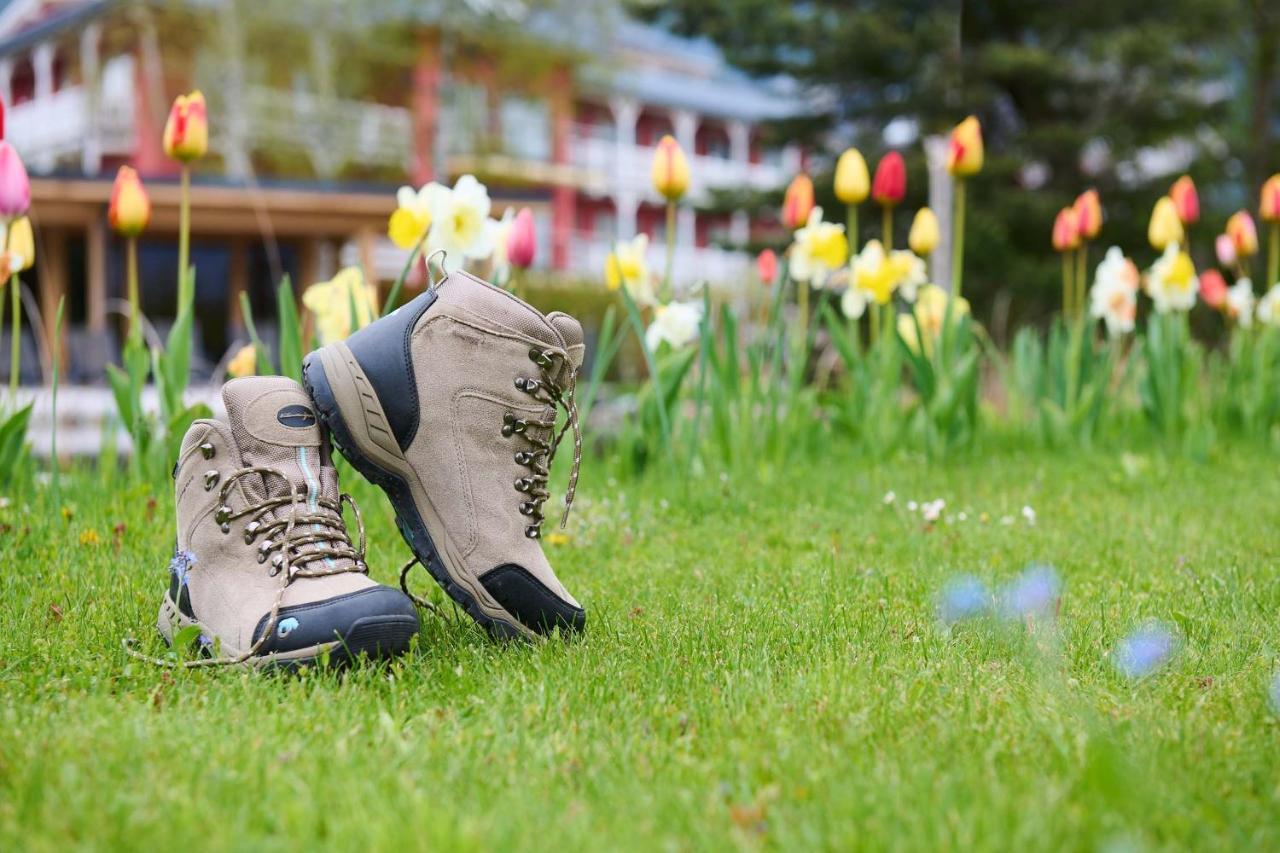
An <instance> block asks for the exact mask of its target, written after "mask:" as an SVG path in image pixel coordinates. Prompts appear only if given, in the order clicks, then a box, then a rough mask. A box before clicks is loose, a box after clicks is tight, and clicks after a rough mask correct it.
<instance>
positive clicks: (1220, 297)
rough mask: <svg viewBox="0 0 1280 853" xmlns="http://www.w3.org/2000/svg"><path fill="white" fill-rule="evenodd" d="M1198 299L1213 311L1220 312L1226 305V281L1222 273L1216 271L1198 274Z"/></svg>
mask: <svg viewBox="0 0 1280 853" xmlns="http://www.w3.org/2000/svg"><path fill="white" fill-rule="evenodd" d="M1200 298H1201V299H1203V300H1204V304H1205V305H1208V306H1209V307H1210V308H1212V309H1214V310H1215V311H1220V310H1222V306H1223V305H1226V304H1227V281H1226V279H1224V278H1223V277H1222V273H1220V272H1218V271H1217V270H1205V271H1204V272H1202V273H1200Z"/></svg>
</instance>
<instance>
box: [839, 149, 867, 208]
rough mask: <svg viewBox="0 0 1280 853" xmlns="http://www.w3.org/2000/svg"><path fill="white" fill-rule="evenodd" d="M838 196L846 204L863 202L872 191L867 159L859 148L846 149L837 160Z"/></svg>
mask: <svg viewBox="0 0 1280 853" xmlns="http://www.w3.org/2000/svg"><path fill="white" fill-rule="evenodd" d="M835 190H836V198H838V199H840V201H841V202H842V203H844V204H861V203H862V202H864V201H866V200H867V196H868V195H869V194H870V193H871V175H870V173H868V172H867V161H866V160H865V159H863V157H862V152H861V151H859V150H858V149H857V148H849V149H846V150H845V152H844V153H843V154H841V155H840V159H839V160H837V161H836V178H835Z"/></svg>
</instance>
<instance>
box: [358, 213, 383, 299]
mask: <svg viewBox="0 0 1280 853" xmlns="http://www.w3.org/2000/svg"><path fill="white" fill-rule="evenodd" d="M376 239H377V236H376V235H375V234H374V231H373V229H372V228H367V227H366V228H361V229H360V230H359V231H358V232H356V245H357V246H358V247H359V249H360V266H361V268H362V269H363V270H364V280H365V282H366V283H367V284H374V285H376V284H378V267H377V264H376V263H375V262H374V245H375V241H376Z"/></svg>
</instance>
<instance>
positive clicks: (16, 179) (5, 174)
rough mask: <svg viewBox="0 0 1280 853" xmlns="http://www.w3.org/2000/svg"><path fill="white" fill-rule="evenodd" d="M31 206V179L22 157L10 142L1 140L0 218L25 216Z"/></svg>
mask: <svg viewBox="0 0 1280 853" xmlns="http://www.w3.org/2000/svg"><path fill="white" fill-rule="evenodd" d="M30 207H31V179H30V178H28V177H27V167H26V166H24V165H22V158H21V157H19V156H18V152H17V151H16V150H15V149H14V147H13V146H12V145H10V144H9V143H8V142H4V141H0V219H3V220H5V221H11V220H14V219H17V218H18V217H19V216H25V215H26V213H27V209H28V208H30Z"/></svg>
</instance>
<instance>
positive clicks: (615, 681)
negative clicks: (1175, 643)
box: [0, 450, 1280, 851]
mask: <svg viewBox="0 0 1280 853" xmlns="http://www.w3.org/2000/svg"><path fill="white" fill-rule="evenodd" d="M593 468H594V470H593ZM1277 474H1280V461H1278V460H1277V458H1276V457H1275V456H1274V454H1268V453H1265V452H1261V451H1259V452H1253V451H1245V450H1241V451H1236V452H1233V453H1231V454H1228V455H1226V456H1225V457H1224V458H1221V459H1218V460H1215V461H1214V462H1213V463H1211V464H1210V463H1192V462H1171V461H1167V460H1165V459H1164V458H1163V457H1162V456H1159V455H1156V454H1153V455H1148V456H1130V455H1124V456H1122V455H1121V454H1105V455H1104V454H1098V455H1086V456H1083V457H1081V456H1080V455H1078V454H1065V453H1064V454H1058V455H1050V454H1042V453H1026V454H1024V453H1020V452H1014V451H1006V452H1004V453H1002V454H1000V455H997V456H996V457H994V458H979V457H969V458H966V459H959V460H956V461H954V462H949V463H947V464H945V465H942V466H931V465H928V464H926V463H925V462H924V461H923V460H920V459H911V458H904V459H900V460H897V461H893V462H888V463H884V464H882V465H879V466H876V467H868V466H867V465H865V464H861V463H858V462H856V461H853V460H845V459H840V458H836V459H828V460H824V462H823V464H815V465H813V466H809V467H805V466H799V467H796V468H795V469H793V470H791V471H789V472H788V474H787V475H786V476H785V477H783V476H779V475H773V476H771V477H765V478H758V479H751V478H745V477H729V478H719V477H708V478H705V479H704V480H702V481H699V482H695V483H693V484H692V485H687V486H686V485H681V484H679V481H678V480H675V479H672V480H670V481H665V482H664V481H660V480H657V479H653V480H646V481H644V482H641V483H634V482H622V483H613V482H610V481H609V480H608V478H607V475H606V474H604V473H601V471H600V466H588V467H587V468H586V475H585V478H584V482H583V489H582V494H581V500H580V503H579V505H578V506H576V507H575V515H576V517H575V519H573V520H572V521H571V523H570V526H569V532H570V536H571V539H570V541H569V543H568V544H561V545H555V546H550V550H551V552H552V559H553V561H554V562H555V563H556V564H557V568H558V571H559V573H560V576H561V577H562V578H563V579H565V581H566V583H567V584H568V585H569V587H570V588H571V589H572V590H573V591H574V592H575V593H576V594H577V595H578V597H579V598H580V599H581V600H582V601H583V602H584V603H585V604H586V606H587V608H588V611H589V621H588V624H589V630H588V634H587V636H586V637H585V638H584V639H582V640H580V641H577V642H571V643H565V642H559V641H554V642H548V643H543V644H540V645H525V644H515V645H507V646H499V645H495V644H494V643H491V642H490V641H488V640H487V639H486V638H485V637H484V636H482V634H481V633H480V632H479V631H478V630H477V629H475V628H473V627H471V625H470V624H469V623H464V622H461V621H458V619H457V618H456V617H454V616H453V614H452V613H451V612H449V613H447V617H448V618H445V619H437V618H431V617H426V618H425V619H424V630H423V633H422V636H421V642H420V645H419V646H418V648H417V649H416V651H415V652H413V653H412V654H411V655H410V656H408V657H407V658H406V659H404V660H403V661H401V662H399V663H397V664H395V665H393V666H391V667H389V668H386V667H384V668H382V669H376V668H372V667H365V668H363V669H358V670H356V671H353V672H351V673H349V674H347V675H345V676H339V675H334V674H332V673H317V672H315V671H311V672H305V673H303V674H302V675H300V676H294V677H282V676H273V675H270V674H263V673H252V672H241V671H232V670H221V671H196V672H174V673H170V672H167V671H164V670H161V669H158V668H155V667H152V666H150V665H147V664H144V663H141V662H138V661H134V660H132V659H130V658H127V657H126V656H125V655H124V653H123V652H122V650H121V647H120V639H121V637H122V636H124V635H126V634H132V635H135V636H138V637H139V638H140V639H141V640H142V641H143V644H144V647H145V648H147V649H149V650H152V651H159V649H160V648H161V646H160V643H159V641H158V639H157V638H156V637H155V632H154V630H153V628H152V627H151V626H152V624H153V622H154V618H155V611H156V607H157V605H158V603H159V598H160V594H161V590H162V588H163V586H164V585H165V583H166V577H167V576H166V570H165V567H166V564H167V562H168V558H169V555H170V550H171V547H172V546H171V537H172V531H171V527H172V517H171V497H170V496H169V495H167V494H156V501H155V502H154V503H152V504H151V505H150V507H149V498H150V497H151V492H149V491H148V490H147V489H145V488H138V489H136V490H133V491H127V490H125V491H118V490H116V489H115V488H108V487H106V486H104V485H102V484H100V483H99V482H98V481H97V480H95V479H94V478H93V477H91V476H87V475H86V476H84V477H82V478H80V479H73V480H71V481H68V482H65V483H64V489H65V491H66V494H67V500H68V502H69V503H70V505H71V506H72V508H73V510H74V511H73V513H72V515H71V517H70V519H69V520H66V519H64V518H62V517H60V516H59V514H58V513H57V512H55V511H52V510H49V509H46V508H43V507H39V506H32V507H31V508H30V509H27V510H24V508H23V506H22V501H21V500H15V501H14V502H13V504H12V505H10V506H8V507H7V508H4V509H2V510H0V522H3V523H4V525H5V527H4V531H5V532H4V533H3V535H2V536H0V557H2V559H3V562H2V565H3V567H4V571H3V573H2V574H0V593H2V595H0V628H2V629H3V630H2V633H0V848H2V849H7V850H17V849H50V850H53V849H63V848H65V847H67V846H69V845H80V846H87V847H102V848H113V847H133V848H151V849H155V848H168V849H184V848H188V847H196V848H252V849H261V848H266V849H280V850H291V851H294V850H309V849H314V847H315V846H316V845H317V844H325V845H329V846H333V847H336V848H338V849H366V848H371V847H378V848H391V847H397V848H401V849H404V848H409V849H428V848H429V849H440V848H443V847H448V848H466V849H471V848H475V849H479V848H495V847H496V848H499V849H500V848H504V847H512V846H519V847H530V848H531V847H538V848H547V847H564V848H568V849H591V848H601V847H603V848H647V849H652V848H658V847H662V848H675V849H693V848H706V847H733V846H743V847H755V846H763V847H779V848H788V849H797V848H812V847H841V848H850V847H855V848H883V847H892V848H915V849H922V848H923V849H932V848H940V847H941V848H959V847H965V848H968V847H979V848H988V847H998V848H1010V847H1016V848H1030V849H1062V848H1073V849H1074V848H1085V849H1092V848H1097V847H1100V846H1106V847H1109V848H1113V847H1116V846H1120V847H1123V848H1124V849H1145V848H1155V847H1184V846H1190V847H1200V848H1208V847H1214V848H1223V847H1228V848H1235V849H1242V848H1254V849H1266V848H1270V849H1276V848H1277V847H1280V817H1278V815H1280V775H1278V773H1277V770H1278V769H1280V718H1277V716H1275V714H1274V713H1273V712H1272V711H1271V709H1270V707H1269V705H1268V689H1269V685H1270V684H1271V681H1272V678H1273V676H1274V674H1275V672H1276V670H1277V666H1278V664H1280V571H1277V560H1280V536H1277V533H1276V531H1277V521H1280V515H1278V512H1280V510H1278V508H1280V476H1277ZM355 479H356V478H355V476H354V475H352V476H351V477H349V478H348V481H347V482H348V484H349V486H354V487H355V488H354V491H355V492H356V496H357V499H359V500H360V501H361V503H362V506H363V508H364V509H365V515H366V518H367V520H368V523H369V527H370V536H371V540H372V543H373V544H372V547H371V560H370V562H371V565H372V566H373V567H374V569H373V571H374V575H375V577H377V578H379V579H381V580H384V581H387V582H393V577H394V573H395V570H396V567H397V566H398V564H399V562H400V561H401V560H402V559H403V558H404V557H405V556H406V554H407V549H406V548H405V546H404V545H403V544H402V543H401V542H400V539H399V537H398V536H397V535H396V533H395V532H394V529H393V527H392V524H391V520H390V517H389V513H388V512H387V510H386V506H387V505H386V502H385V501H384V500H383V499H382V497H381V495H380V494H377V493H374V492H373V491H372V490H370V489H368V488H366V487H364V484H362V483H361V484H356V483H355ZM890 490H892V491H893V492H895V493H896V495H897V499H896V501H894V502H893V503H891V504H886V503H885V500H884V498H885V494H886V492H888V491H890ZM934 498H943V499H945V501H946V510H945V512H944V515H943V519H942V520H941V522H940V523H939V524H937V525H936V526H934V527H933V528H932V529H926V527H925V525H924V524H923V523H922V521H921V517H920V514H919V513H918V512H911V511H909V510H908V509H907V506H906V504H907V502H908V501H909V500H912V499H914V500H917V501H926V500H932V499H934ZM41 500H42V499H39V498H37V499H36V501H37V503H39V502H40V501H41ZM1024 505H1029V506H1031V507H1032V508H1034V511H1035V514H1036V522H1035V524H1034V525H1032V524H1029V523H1028V522H1027V520H1026V519H1025V518H1024V517H1023V515H1022V512H1021V510H1022V507H1023V506H1024ZM960 512H964V513H965V514H966V516H967V518H966V520H964V521H960V520H959V519H958V515H959V513H960ZM947 516H952V518H951V523H949V524H948V523H946V520H947ZM1005 516H1008V517H1009V523H1004V517H1005ZM1033 561H1044V562H1050V563H1052V564H1053V565H1054V566H1056V567H1057V570H1058V573H1059V575H1060V577H1061V579H1062V583H1063V588H1062V589H1063V592H1062V599H1061V606H1060V610H1059V612H1058V615H1057V617H1056V621H1055V620H1053V619H1048V620H1040V621H1037V622H1032V623H1021V622H1015V623H1014V624H1006V623H1002V622H1001V621H1000V620H998V619H978V620H973V621H970V622H966V623H962V624H959V625H957V626H956V627H955V628H953V629H951V630H947V629H945V628H943V627H942V626H941V625H940V624H939V622H938V620H937V618H936V617H935V601H936V597H937V595H938V591H939V590H940V589H941V588H942V587H943V586H944V585H945V584H946V582H947V581H948V580H949V579H952V578H954V577H955V576H957V575H958V574H961V573H971V574H973V575H976V576H977V577H978V578H980V579H981V580H982V581H984V582H985V583H986V584H987V585H988V586H989V587H990V588H992V589H997V588H999V586H1000V585H1001V584H1003V583H1005V582H1007V581H1009V580H1010V579H1012V578H1014V577H1015V576H1016V575H1017V574H1018V573H1019V572H1020V571H1021V570H1022V569H1023V568H1024V567H1026V566H1027V565H1028V564H1029V563H1031V562H1033ZM417 577H418V579H419V582H421V583H425V582H427V581H426V576H425V574H420V575H418V576H417ZM1147 619H1160V620H1164V621H1166V622H1168V623H1170V624H1171V625H1173V626H1175V627H1176V630H1177V632H1178V634H1179V635H1180V637H1181V649H1180V651H1179V653H1178V654H1177V655H1176V657H1174V659H1173V660H1172V662H1171V663H1170V664H1169V666H1168V667H1167V668H1166V669H1164V670H1163V671H1161V672H1158V673H1157V674H1155V675H1152V676H1150V677H1148V678H1146V679H1143V680H1138V681H1128V680H1126V679H1125V678H1123V677H1122V676H1120V675H1119V674H1118V673H1117V671H1116V669H1115V667H1114V666H1113V665H1112V662H1111V661H1112V658H1111V657H1110V654H1111V651H1112V649H1113V648H1114V646H1115V644H1116V642H1117V641H1118V640H1119V639H1120V638H1121V637H1123V636H1124V635H1125V634H1127V633H1128V632H1129V631H1131V630H1132V629H1133V628H1134V627H1135V626H1137V625H1139V624H1141V623H1142V622H1143V621H1144V620H1147Z"/></svg>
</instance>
